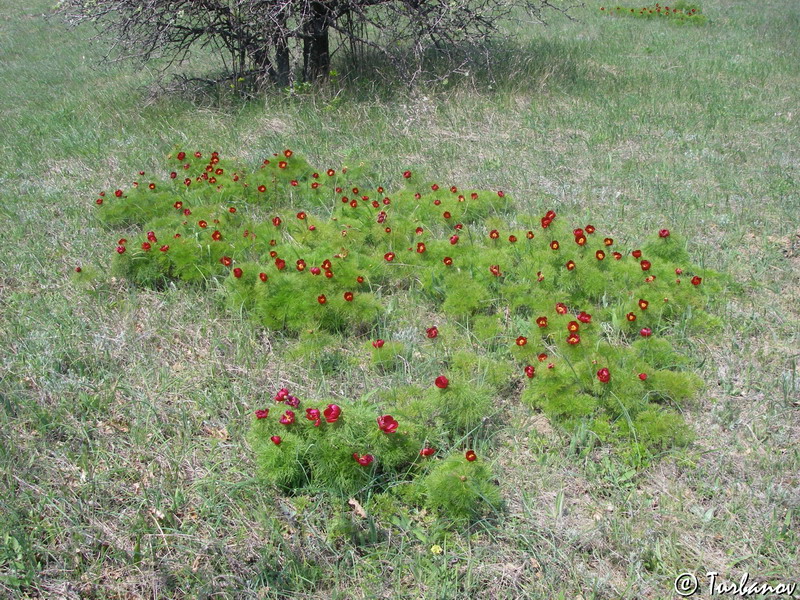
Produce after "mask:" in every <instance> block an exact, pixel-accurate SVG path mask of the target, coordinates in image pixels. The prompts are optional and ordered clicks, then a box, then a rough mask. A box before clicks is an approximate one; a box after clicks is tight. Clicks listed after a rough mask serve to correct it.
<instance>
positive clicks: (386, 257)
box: [383, 252, 394, 262]
mask: <svg viewBox="0 0 800 600" xmlns="http://www.w3.org/2000/svg"><path fill="white" fill-rule="evenodd" d="M383 259H384V260H385V261H386V262H392V261H393V260H394V252H387V253H386V254H384V255H383Z"/></svg>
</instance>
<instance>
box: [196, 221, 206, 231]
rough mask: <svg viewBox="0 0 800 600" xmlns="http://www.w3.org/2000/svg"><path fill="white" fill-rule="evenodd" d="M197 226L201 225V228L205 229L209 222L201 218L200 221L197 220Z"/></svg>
mask: <svg viewBox="0 0 800 600" xmlns="http://www.w3.org/2000/svg"><path fill="white" fill-rule="evenodd" d="M197 226H198V227H200V228H201V229H205V228H206V227H208V223H206V222H205V221H203V220H202V219H201V220H200V221H198V222H197Z"/></svg>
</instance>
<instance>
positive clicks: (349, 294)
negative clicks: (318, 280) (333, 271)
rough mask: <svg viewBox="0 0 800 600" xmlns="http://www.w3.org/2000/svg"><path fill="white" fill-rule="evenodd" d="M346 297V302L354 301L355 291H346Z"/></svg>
mask: <svg viewBox="0 0 800 600" xmlns="http://www.w3.org/2000/svg"><path fill="white" fill-rule="evenodd" d="M329 272H330V271H329ZM344 299H345V302H352V301H353V292H345V293H344Z"/></svg>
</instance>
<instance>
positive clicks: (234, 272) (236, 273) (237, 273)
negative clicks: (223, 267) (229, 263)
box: [233, 267, 242, 279]
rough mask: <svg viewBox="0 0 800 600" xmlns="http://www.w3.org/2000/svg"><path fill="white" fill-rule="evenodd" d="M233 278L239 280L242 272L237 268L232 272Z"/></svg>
mask: <svg viewBox="0 0 800 600" xmlns="http://www.w3.org/2000/svg"><path fill="white" fill-rule="evenodd" d="M233 276H234V277H236V279H239V278H240V277H241V276H242V270H241V269H240V268H239V267H236V268H235V269H234V270H233Z"/></svg>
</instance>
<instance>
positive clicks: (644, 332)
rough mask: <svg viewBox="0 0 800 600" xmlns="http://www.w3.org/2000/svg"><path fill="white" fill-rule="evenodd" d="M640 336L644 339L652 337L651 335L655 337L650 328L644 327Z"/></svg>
mask: <svg viewBox="0 0 800 600" xmlns="http://www.w3.org/2000/svg"><path fill="white" fill-rule="evenodd" d="M639 335H641V336H642V337H650V336H651V335H653V331H652V330H651V329H650V328H649V327H642V328H641V329H640V330H639Z"/></svg>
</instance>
